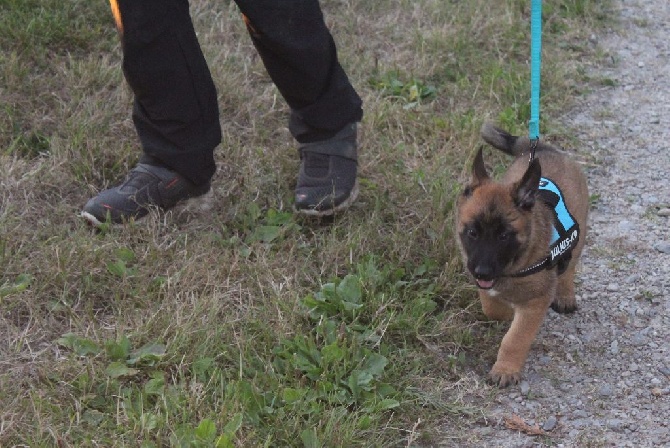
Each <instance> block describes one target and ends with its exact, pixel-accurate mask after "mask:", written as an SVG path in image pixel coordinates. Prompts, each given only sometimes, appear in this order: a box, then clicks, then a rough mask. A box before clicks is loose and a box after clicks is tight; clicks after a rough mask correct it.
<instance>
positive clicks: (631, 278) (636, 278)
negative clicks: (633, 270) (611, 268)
mask: <svg viewBox="0 0 670 448" xmlns="http://www.w3.org/2000/svg"><path fill="white" fill-rule="evenodd" d="M640 278H641V277H640V274H632V275H629V276H628V277H626V283H636V282H637V281H639V280H640Z"/></svg>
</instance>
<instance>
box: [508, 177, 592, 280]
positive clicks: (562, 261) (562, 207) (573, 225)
mask: <svg viewBox="0 0 670 448" xmlns="http://www.w3.org/2000/svg"><path fill="white" fill-rule="evenodd" d="M538 195H539V197H540V199H541V200H542V202H544V203H545V204H547V205H548V206H549V208H550V209H551V210H552V211H553V212H554V222H553V230H552V236H551V242H550V243H549V255H547V256H546V257H545V258H544V259H543V260H541V261H539V262H538V263H535V264H534V265H532V266H530V267H527V268H525V269H522V270H521V271H519V272H517V273H516V274H512V275H510V277H525V276H527V275H531V274H535V273H536V272H539V271H541V270H543V269H553V268H554V267H558V275H561V274H562V273H563V272H565V270H566V269H567V267H568V263H569V262H570V259H571V258H572V249H574V247H575V246H576V245H577V242H578V241H579V224H578V223H577V221H576V220H575V218H574V217H573V216H572V215H571V214H570V211H569V210H568V207H567V206H566V204H565V199H564V198H563V193H562V192H561V189H560V188H558V186H557V185H556V184H555V183H554V182H553V181H552V180H551V179H548V178H546V177H542V178H540V189H539V190H538Z"/></svg>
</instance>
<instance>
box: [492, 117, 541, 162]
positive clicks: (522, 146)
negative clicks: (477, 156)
mask: <svg viewBox="0 0 670 448" xmlns="http://www.w3.org/2000/svg"><path fill="white" fill-rule="evenodd" d="M480 132H481V134H482V138H483V139H484V141H485V142H486V143H488V144H489V145H491V146H493V147H494V148H498V149H499V150H501V151H503V152H504V153H506V154H509V155H511V156H515V157H517V156H520V155H521V154H524V153H528V152H529V151H530V140H529V139H528V137H517V136H515V135H511V134H509V133H507V132H505V131H503V130H502V129H500V128H498V127H496V126H494V125H493V124H491V123H484V124H483V125H482V129H481V131H480ZM548 148H550V146H548V145H544V144H542V142H539V144H538V146H537V151H542V150H546V149H548Z"/></svg>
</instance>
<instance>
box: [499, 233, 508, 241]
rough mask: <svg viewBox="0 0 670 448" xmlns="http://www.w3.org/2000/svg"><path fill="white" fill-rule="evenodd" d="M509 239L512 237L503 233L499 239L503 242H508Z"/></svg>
mask: <svg viewBox="0 0 670 448" xmlns="http://www.w3.org/2000/svg"><path fill="white" fill-rule="evenodd" d="M509 237H510V234H509V232H502V233H500V234H499V235H498V239H499V240H500V241H503V242H505V241H508V240H509Z"/></svg>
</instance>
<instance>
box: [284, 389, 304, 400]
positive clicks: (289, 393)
mask: <svg viewBox="0 0 670 448" xmlns="http://www.w3.org/2000/svg"><path fill="white" fill-rule="evenodd" d="M303 395H304V391H303V390H301V389H294V388H292V387H287V388H286V389H284V391H283V392H282V398H283V399H284V401H285V402H286V403H288V404H291V403H295V402H296V401H298V400H300V399H301V398H302V397H303Z"/></svg>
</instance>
